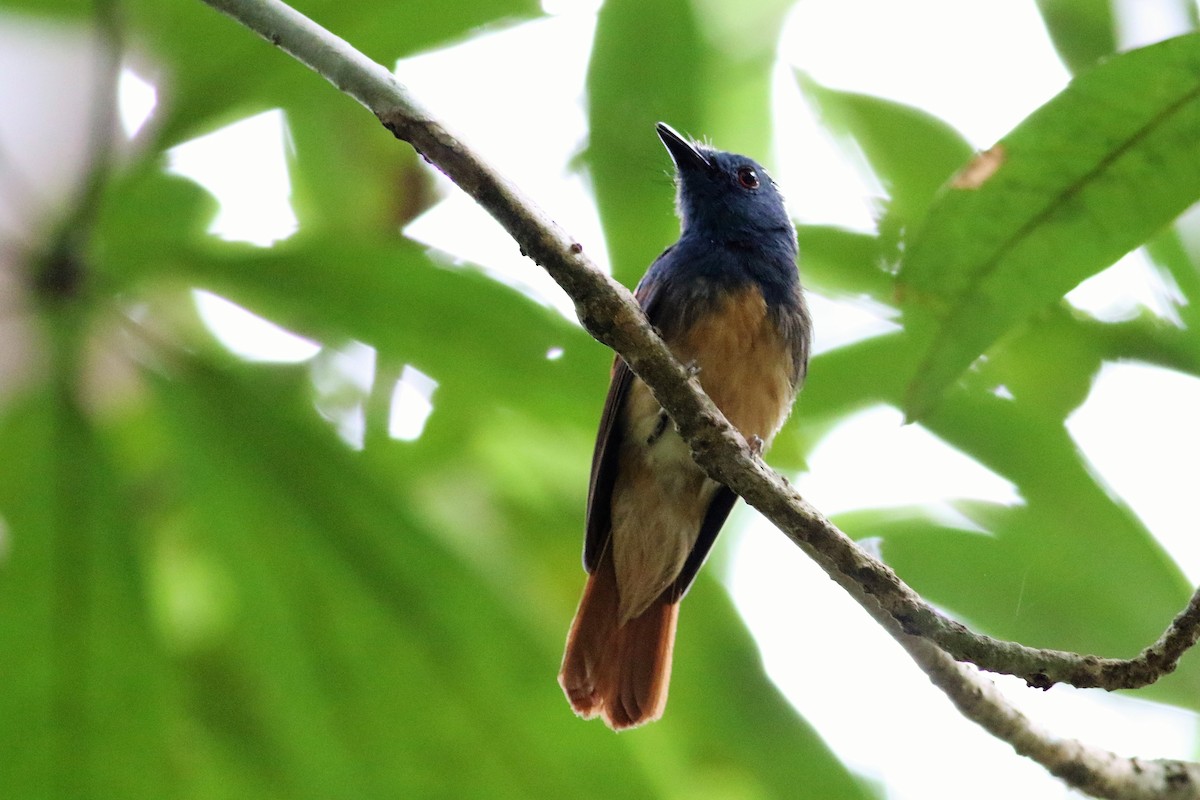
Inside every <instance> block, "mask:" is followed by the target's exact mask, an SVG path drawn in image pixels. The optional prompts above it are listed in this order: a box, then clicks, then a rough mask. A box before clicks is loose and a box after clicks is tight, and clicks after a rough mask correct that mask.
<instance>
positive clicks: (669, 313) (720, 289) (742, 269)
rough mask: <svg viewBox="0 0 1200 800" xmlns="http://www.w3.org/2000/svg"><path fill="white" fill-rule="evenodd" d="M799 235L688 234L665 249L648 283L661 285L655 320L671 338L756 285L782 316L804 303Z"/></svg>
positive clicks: (772, 309)
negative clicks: (796, 238)
mask: <svg viewBox="0 0 1200 800" xmlns="http://www.w3.org/2000/svg"><path fill="white" fill-rule="evenodd" d="M792 236H794V234H791V233H790V231H789V233H788V235H787V236H784V235H777V236H774V237H759V238H758V239H757V240H754V241H749V240H741V239H728V240H725V241H717V240H713V239H707V238H704V237H700V236H684V237H683V238H682V239H680V240H679V242H677V243H676V244H675V245H674V246H673V247H671V248H670V249H669V250H667V251H666V252H665V253H663V255H662V256H660V257H659V259H658V260H657V261H656V262H655V263H654V264H653V266H652V267H651V269H650V270H649V271H648V272H647V273H646V277H645V278H644V279H643V283H645V284H649V285H654V287H655V292H654V294H655V298H656V299H655V307H654V308H653V309H650V311H651V320H652V321H653V322H654V324H655V325H656V326H657V327H658V328H659V330H660V331H662V333H663V335H664V336H667V337H668V338H670V337H671V335H672V334H674V333H678V332H681V331H683V330H686V329H689V328H691V327H693V326H694V325H695V324H696V323H697V321H698V320H700V319H701V318H702V317H703V316H705V315H707V314H711V313H715V312H717V311H718V310H719V309H720V308H722V306H723V305H724V302H723V301H724V299H725V298H727V297H728V296H730V295H735V294H742V293H744V292H745V291H746V290H747V289H750V288H755V289H757V292H758V294H760V295H761V297H762V299H763V300H764V301H765V303H766V307H767V310H768V311H769V312H770V313H771V314H772V315H773V316H776V317H781V316H786V315H787V314H788V313H789V312H791V311H792V310H794V309H795V307H796V306H797V304H799V303H802V302H803V301H802V300H801V299H800V291H799V278H798V276H797V273H796V250H795V243H794V238H791V237H792Z"/></svg>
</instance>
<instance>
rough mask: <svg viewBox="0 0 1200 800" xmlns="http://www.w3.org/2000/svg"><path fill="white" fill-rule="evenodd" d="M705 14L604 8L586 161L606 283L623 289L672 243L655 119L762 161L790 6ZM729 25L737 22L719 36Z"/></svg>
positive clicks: (692, 9)
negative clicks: (613, 279) (608, 270)
mask: <svg viewBox="0 0 1200 800" xmlns="http://www.w3.org/2000/svg"><path fill="white" fill-rule="evenodd" d="M710 5H711V9H709V10H708V13H700V12H699V11H698V10H697V8H696V4H694V3H692V2H690V0H665V2H655V3H644V2H639V1H638V0H612V1H611V2H607V3H605V4H604V6H603V7H602V8H601V10H600V15H599V19H598V24H597V28H596V38H595V43H594V45H593V48H592V59H591V63H590V66H589V70H588V83H587V89H588V118H589V124H590V129H589V137H588V149H587V153H586V161H587V166H588V170H589V173H590V176H591V178H592V184H593V186H594V187H595V193H596V203H597V205H598V206H599V209H600V215H601V219H602V220H603V222H604V232H605V237H606V240H607V243H608V250H609V253H610V255H611V258H612V267H613V274H614V275H616V276H617V277H618V278H619V279H621V280H622V281H624V282H626V283H628V284H632V283H634V282H635V281H636V280H637V279H638V278H640V277H641V275H642V273H643V272H644V271H645V270H646V267H648V266H649V265H650V262H651V261H652V260H653V259H654V258H655V257H656V256H657V255H658V254H659V253H661V252H662V251H663V249H664V248H666V247H667V245H669V244H671V243H672V242H674V241H675V240H676V239H677V238H678V236H679V225H678V223H677V222H676V221H675V220H674V219H673V218H672V217H671V208H672V196H673V191H672V189H671V188H669V187H671V185H672V179H671V178H670V177H669V176H670V175H672V172H673V167H672V165H671V160H670V158H669V157H668V155H667V153H666V151H665V150H664V149H663V147H662V144H661V142H659V139H658V137H657V136H656V135H655V132H654V124H655V123H656V122H658V121H660V120H661V121H665V122H667V123H669V124H670V125H672V126H673V127H675V128H676V129H677V130H679V131H680V132H681V133H683V134H684V135H689V136H692V137H695V138H698V139H706V140H711V142H712V143H713V144H714V145H715V146H717V147H719V148H721V149H722V150H733V151H737V152H743V153H746V154H748V155H751V156H754V157H756V158H757V159H758V160H759V161H763V162H766V161H768V160H769V159H768V155H769V154H768V153H767V152H765V151H766V148H767V146H768V143H769V142H770V130H771V113H770V85H771V83H770V81H771V71H772V68H773V66H774V64H775V44H776V41H777V37H778V33H779V30H780V21H781V20H782V16H783V14H784V13H785V12H786V10H787V4H786V3H783V2H781V1H780V0H755V2H744V3H739V4H738V5H737V7H736V13H733V12H731V11H730V10H729V9H732V8H733V7H728V8H725V7H724V4H710ZM718 8H720V9H721V10H720V11H717V10H716V9H718ZM729 17H737V18H740V24H739V25H737V26H734V27H732V28H731V27H729V26H725V27H722V28H720V29H718V28H716V27H715V25H716V22H717V19H719V18H729ZM726 39H728V41H727V40H726ZM647 54H653V57H647Z"/></svg>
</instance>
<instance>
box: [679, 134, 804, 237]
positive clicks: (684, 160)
mask: <svg viewBox="0 0 1200 800" xmlns="http://www.w3.org/2000/svg"><path fill="white" fill-rule="evenodd" d="M656 128H657V130H658V136H659V138H660V139H662V141H663V144H664V145H666V148H667V152H669V153H670V154H671V160H672V161H674V162H675V183H676V186H677V188H678V194H677V199H676V203H677V207H678V211H679V218H680V220H681V222H682V224H683V232H684V233H685V234H688V233H695V234H700V235H702V236H706V237H711V238H713V239H717V240H721V239H743V238H746V237H753V236H756V235H778V234H782V235H786V236H788V237H790V238H794V237H795V229H794V228H793V226H792V221H791V218H790V217H789V216H788V213H787V209H786V208H785V207H784V204H783V197H782V195H780V194H779V189H778V188H776V186H775V182H774V181H773V180H771V176H770V175H768V174H767V171H766V170H765V169H763V168H762V166H761V165H759V164H758V163H757V162H755V161H754V160H753V159H750V158H747V157H746V156H740V155H737V154H735V153H726V152H724V151H722V150H715V149H713V148H711V147H707V146H705V145H702V144H698V143H696V142H692V141H689V140H687V139H685V138H683V137H682V136H680V135H679V134H678V133H676V132H675V129H673V128H672V127H671V126H670V125H668V124H666V123H665V122H660V123H658V125H657V126H656Z"/></svg>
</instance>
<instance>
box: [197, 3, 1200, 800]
mask: <svg viewBox="0 0 1200 800" xmlns="http://www.w3.org/2000/svg"><path fill="white" fill-rule="evenodd" d="M204 2H206V3H208V4H209V5H211V6H214V7H215V8H218V9H220V10H221V11H224V12H225V13H227V14H229V15H230V16H232V17H234V18H235V19H237V20H238V21H239V22H241V23H242V24H244V25H246V26H247V27H249V28H251V29H252V30H254V31H256V32H258V33H259V34H260V35H261V36H263V37H264V38H265V39H267V40H268V41H270V42H272V43H273V44H275V45H277V46H278V47H280V48H282V49H283V50H285V51H286V52H288V53H290V54H291V55H293V56H294V57H295V58H297V59H298V60H300V61H301V62H303V63H305V64H307V65H309V66H310V67H312V68H313V69H314V70H316V71H317V72H318V73H320V74H321V75H323V76H324V77H326V78H327V79H328V80H329V81H330V82H331V83H333V84H334V85H335V86H336V87H338V88H339V89H341V90H342V91H344V92H345V93H347V94H349V95H351V96H352V97H354V98H356V99H358V100H359V102H361V103H362V104H363V105H365V106H366V107H367V108H368V109H369V110H371V111H372V112H373V113H374V114H375V115H376V116H377V117H378V118H379V119H380V121H381V122H383V124H384V125H385V126H386V127H387V128H388V129H389V130H391V131H392V132H393V133H394V134H395V135H396V136H397V137H399V138H401V139H403V140H405V141H408V142H409V143H411V144H412V146H413V147H414V148H415V149H416V150H417V151H418V152H420V153H421V154H422V155H423V156H424V157H425V158H426V159H427V160H429V161H430V162H431V163H433V164H434V165H436V166H437V167H438V168H439V169H441V170H442V171H443V172H445V173H446V175H448V176H449V177H450V178H451V179H452V180H453V181H454V182H455V183H456V184H458V185H459V187H461V188H462V189H463V190H464V191H466V192H467V193H468V194H469V195H470V196H471V197H472V198H474V199H475V200H476V201H477V202H478V203H479V204H480V205H481V206H483V207H484V208H485V209H486V210H487V211H488V212H489V213H491V214H492V216H494V217H495V218H496V219H497V220H498V221H499V222H500V223H501V224H502V225H503V226H504V227H505V229H506V230H507V231H508V232H509V234H510V235H512V237H513V239H514V240H516V241H517V243H518V244H519V245H520V247H521V250H522V252H523V253H524V254H526V255H527V256H529V257H530V258H531V259H533V260H534V261H535V262H537V263H538V264H539V265H541V266H542V267H543V268H545V269H546V270H547V272H549V273H550V275H551V276H552V277H553V278H554V279H555V280H556V281H557V282H558V283H559V284H560V285H561V286H562V287H563V289H564V290H566V292H567V294H568V295H570V297H571V298H572V299H573V300H574V301H575V307H576V311H577V313H578V315H579V319H580V321H581V322H582V323H583V325H584V327H585V328H586V329H587V330H588V331H589V332H590V333H591V334H592V335H593V336H595V337H596V338H597V339H599V340H600V341H602V342H604V343H605V344H607V345H609V346H610V347H612V348H613V349H614V350H616V351H617V352H618V353H620V355H621V357H622V358H624V359H625V361H626V362H627V363H628V364H629V366H630V367H631V368H632V369H633V370H634V372H635V373H637V374H638V375H639V376H640V377H641V378H642V379H643V380H644V381H645V382H646V383H647V384H648V385H649V386H650V387H651V389H652V390H653V392H654V395H655V397H656V398H657V399H658V401H659V402H660V403H661V404H662V405H663V407H664V408H665V409H666V410H667V411H668V412H669V413H670V414H671V417H672V418H673V419H674V420H675V421H676V424H677V425H678V427H679V430H680V433H681V434H682V435H683V437H684V439H686V440H687V442H688V443H689V445H690V446H691V447H692V451H693V454H694V455H695V458H696V461H697V462H698V463H699V464H700V465H701V466H702V467H703V468H704V469H705V470H706V471H707V472H708V473H709V474H710V475H711V476H712V477H713V478H715V479H716V480H719V481H721V482H722V483H724V484H726V485H727V486H729V487H730V488H732V489H733V490H734V491H735V492H737V493H738V494H739V495H741V496H742V497H743V498H745V500H746V501H747V502H748V503H750V504H751V505H753V506H754V507H755V508H757V509H758V510H759V511H760V512H762V513H763V515H764V516H766V517H767V518H768V519H770V520H771V521H772V522H773V523H774V524H775V525H776V526H777V527H779V528H780V529H781V530H782V531H784V533H786V534H787V535H788V536H789V537H790V538H791V539H792V540H793V541H794V542H796V543H797V544H798V545H799V546H800V547H801V548H802V549H803V550H804V551H805V552H806V553H807V554H808V555H810V556H811V557H812V558H813V559H814V560H816V561H817V563H819V564H820V565H821V566H822V568H823V569H825V571H826V572H827V573H828V574H829V575H830V576H831V577H832V578H833V579H834V580H835V581H837V582H838V583H839V584H840V585H841V586H842V587H844V588H845V589H846V591H848V592H849V593H850V594H851V595H852V596H853V597H854V598H855V599H857V600H858V601H859V602H860V603H861V604H863V606H864V607H866V608H867V609H868V610H869V611H871V613H872V614H874V615H875V616H876V617H877V618H878V619H879V620H880V621H881V623H883V624H884V627H885V628H886V629H887V630H889V631H890V632H891V633H892V634H893V635H894V636H896V638H897V639H898V640H899V641H900V642H901V643H902V644H903V645H904V646H905V648H906V649H908V651H909V653H910V654H911V655H912V656H913V658H914V659H915V660H917V662H918V663H919V664H921V666H922V667H923V668H924V669H925V670H926V672H927V673H928V674H929V675H930V677H931V679H932V680H933V681H934V683H935V684H937V685H938V686H939V687H940V688H942V689H943V691H945V692H946V693H947V694H948V695H950V696H951V698H952V699H953V700H954V702H955V703H956V705H958V706H959V708H960V710H962V712H963V713H964V714H965V715H966V716H968V717H969V718H971V719H973V720H975V721H976V722H978V723H979V724H981V725H983V726H984V727H985V728H987V729H988V730H989V731H990V732H992V733H993V734H994V735H996V736H998V737H1000V738H1002V739H1004V740H1006V741H1008V742H1010V743H1011V744H1012V745H1013V747H1014V748H1015V749H1017V751H1018V752H1020V753H1022V754H1024V755H1027V756H1029V757H1030V758H1033V759H1034V760H1036V761H1038V762H1039V763H1041V764H1043V765H1044V766H1045V767H1046V768H1047V769H1049V770H1050V771H1051V772H1053V773H1054V774H1056V775H1058V776H1059V777H1062V778H1063V779H1064V780H1066V781H1067V782H1068V783H1071V784H1072V785H1075V786H1078V787H1079V788H1081V789H1084V790H1086V791H1089V792H1092V793H1094V794H1097V795H1099V796H1103V797H1113V798H1149V797H1165V798H1185V797H1186V798H1200V772H1198V771H1200V767H1196V766H1194V765H1190V764H1183V763H1180V762H1141V761H1137V760H1131V759H1125V758H1121V757H1118V756H1116V755H1113V754H1111V753H1105V752H1103V751H1098V750H1093V749H1091V748H1088V747H1086V746H1084V745H1081V744H1079V743H1077V742H1069V741H1060V740H1058V739H1055V738H1054V737H1052V736H1050V735H1049V734H1047V733H1045V732H1043V731H1041V730H1040V729H1038V728H1036V727H1035V726H1033V725H1032V724H1031V723H1030V722H1029V721H1028V720H1027V719H1025V718H1024V717H1023V716H1022V715H1021V714H1020V713H1019V712H1017V711H1015V710H1014V709H1013V708H1012V707H1011V706H1009V705H1008V703H1007V702H1006V701H1005V700H1004V699H1003V698H1002V697H1001V696H1000V695H999V693H998V692H997V691H996V690H995V687H994V686H992V684H991V683H990V681H987V680H985V679H982V678H980V677H979V676H978V675H977V674H975V673H974V672H973V671H971V670H970V668H968V667H965V666H963V665H960V664H957V663H955V661H954V659H958V660H967V661H972V662H974V663H975V664H977V665H979V666H980V667H982V668H983V669H987V670H991V671H994V672H1002V673H1008V674H1012V675H1017V676H1019V677H1022V678H1024V679H1025V680H1026V681H1027V682H1029V683H1030V685H1033V686H1037V687H1040V688H1049V687H1050V686H1052V685H1053V684H1055V683H1058V682H1065V683H1071V684H1073V685H1075V686H1081V687H1102V688H1105V689H1116V688H1136V687H1139V686H1144V685H1146V684H1148V683H1152V682H1153V681H1155V680H1156V679H1157V678H1158V677H1160V676H1161V675H1163V674H1166V673H1168V672H1170V671H1172V670H1173V669H1174V668H1175V665H1176V663H1177V662H1178V659H1179V657H1180V656H1181V655H1182V654H1183V652H1184V651H1186V650H1187V649H1188V648H1189V647H1191V646H1192V645H1193V644H1195V642H1196V640H1197V637H1198V636H1200V592H1198V593H1197V595H1196V596H1194V597H1193V598H1192V600H1191V602H1190V603H1189V604H1188V606H1187V608H1185V609H1184V611H1183V612H1181V613H1180V615H1179V616H1178V617H1177V618H1176V619H1175V621H1174V622H1173V623H1172V624H1171V626H1170V627H1169V628H1168V629H1167V631H1166V632H1165V633H1164V634H1163V636H1162V637H1161V638H1160V639H1159V641H1158V642H1156V643H1155V644H1153V645H1151V646H1150V647H1148V648H1147V649H1146V650H1145V651H1143V652H1142V654H1140V655H1139V656H1138V657H1137V658H1135V659H1131V660H1117V659H1101V658H1097V657H1095V656H1082V655H1079V654H1076V653H1069V652H1063V651H1057V650H1040V649H1035V648H1029V647H1025V646H1024V645H1021V644H1018V643H1015V642H1004V641H999V640H996V639H992V638H990V637H987V636H982V635H979V634H976V633H973V632H972V631H970V630H968V629H967V628H966V627H964V626H963V625H961V624H960V623H958V622H955V621H953V620H950V619H948V618H946V617H944V616H942V615H941V614H939V613H938V612H937V611H935V610H934V609H933V608H932V607H930V606H929V605H928V604H927V603H925V602H924V601H923V600H922V599H921V598H920V597H919V596H918V595H917V594H916V593H915V592H914V591H913V590H912V589H910V588H909V587H908V586H907V585H905V584H904V583H903V582H902V581H901V580H900V579H899V578H898V577H897V576H896V575H895V573H894V572H892V570H891V569H890V568H888V567H887V566H886V565H884V564H882V563H880V562H879V561H877V560H875V559H874V558H872V557H871V556H870V555H868V554H867V553H866V552H865V551H863V550H862V549H861V548H859V547H858V546H857V545H856V544H855V543H854V542H853V541H852V540H850V538H849V537H847V536H846V535H845V534H844V533H842V532H841V531H840V530H838V529H837V528H836V527H835V526H834V525H833V524H832V523H830V522H829V520H827V519H826V518H825V517H824V516H823V515H822V514H821V513H820V512H819V511H817V510H816V509H814V508H813V507H812V506H810V505H809V504H808V503H806V502H805V501H804V500H803V499H802V498H801V497H800V496H799V495H798V494H797V493H796V492H795V491H794V490H793V489H792V488H791V487H790V486H789V485H788V483H787V481H786V480H784V479H783V478H781V477H780V476H779V475H778V474H776V473H775V472H774V471H772V470H771V469H769V468H768V467H767V466H766V465H765V464H764V463H763V462H762V461H761V460H760V459H759V458H758V457H757V456H755V455H754V454H753V453H752V451H751V450H750V448H749V447H747V445H746V442H745V441H744V440H743V438H742V437H741V435H740V434H739V433H738V432H737V431H736V430H734V429H733V428H732V427H731V426H730V425H729V423H728V422H727V421H726V420H725V418H724V416H722V414H721V413H720V411H719V410H718V409H717V408H716V407H715V406H714V405H713V404H712V401H710V400H709V399H708V397H707V396H705V395H704V393H703V392H702V391H701V390H700V388H699V384H698V382H696V381H695V380H692V379H690V378H689V375H688V374H687V372H686V370H685V369H684V368H683V367H682V366H680V364H679V363H678V362H677V361H676V360H675V359H674V358H673V357H672V355H671V353H670V351H669V350H668V349H667V348H666V346H665V345H664V344H663V342H662V340H661V339H660V338H659V337H658V335H657V334H656V333H655V331H654V330H653V328H652V327H651V326H650V325H649V324H648V323H647V322H646V319H645V317H644V316H643V315H642V313H641V311H640V309H639V308H638V307H637V304H636V302H635V301H634V299H633V297H632V295H631V294H630V293H629V292H628V290H626V289H625V288H624V287H623V286H621V285H620V284H618V283H616V282H615V281H613V280H612V279H611V278H610V277H608V276H607V275H605V274H604V273H603V272H601V271H600V270H599V269H597V268H596V266H595V265H594V264H592V263H591V261H590V260H589V259H588V258H587V257H586V256H585V255H584V254H583V250H582V247H581V246H580V245H579V244H578V243H576V242H574V241H572V240H571V239H570V237H568V236H567V235H566V234H565V233H564V232H563V231H562V230H561V229H560V228H558V226H557V225H555V224H554V222H553V221H551V220H549V219H548V218H547V217H546V216H545V215H544V214H543V213H542V212H541V211H539V210H538V209H537V207H536V206H535V205H534V204H533V203H532V202H530V201H529V200H528V199H526V198H525V197H523V196H522V195H521V193H520V192H519V191H518V190H517V189H516V187H514V186H512V185H511V184H510V183H508V181H506V180H505V179H504V178H503V177H502V176H501V175H499V174H498V173H497V172H496V171H495V170H493V169H492V168H491V167H490V166H489V165H488V164H486V163H484V162H483V161H482V160H481V159H480V158H479V157H478V156H477V155H475V154H474V153H473V152H472V151H470V150H469V149H467V148H466V147H465V146H463V145H462V143H461V142H459V141H458V140H457V139H456V138H455V137H454V136H452V135H451V134H450V133H449V132H447V131H446V130H445V128H444V127H443V126H442V125H441V124H440V123H439V122H438V121H437V120H435V119H433V118H432V117H431V116H430V115H429V114H428V113H427V112H425V111H424V110H423V109H422V108H421V107H420V106H419V105H418V104H417V103H416V102H415V101H414V100H413V99H412V98H411V97H410V96H409V94H408V92H407V91H406V90H405V89H404V87H403V86H401V85H400V84H399V83H398V82H397V81H396V79H395V78H394V77H393V76H392V75H391V73H389V72H388V71H387V70H386V69H384V68H383V67H381V66H380V65H378V64H375V63H374V62H372V61H370V60H369V59H367V58H366V57H365V56H363V55H362V54H361V53H359V52H358V51H356V50H354V49H353V48H352V47H350V46H349V45H348V44H347V43H346V42H344V41H342V40H341V39H338V38H337V37H335V36H333V35H332V34H330V33H329V32H328V31H325V30H324V29H322V28H321V27H320V26H318V25H316V24H315V23H313V22H312V21H310V20H309V19H307V18H306V17H304V16H303V15H301V14H299V13H298V12H296V11H294V10H292V9H291V8H289V7H287V6H286V5H284V4H283V3H281V2H278V0H204ZM935 645H936V646H935ZM939 648H940V649H939ZM943 650H944V651H945V652H943ZM947 653H949V654H950V655H947ZM951 656H952V657H953V658H952V657H951Z"/></svg>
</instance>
